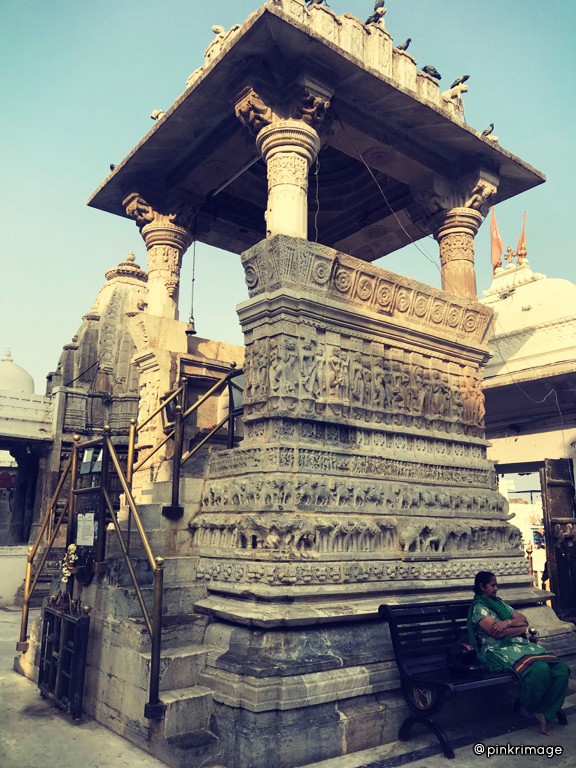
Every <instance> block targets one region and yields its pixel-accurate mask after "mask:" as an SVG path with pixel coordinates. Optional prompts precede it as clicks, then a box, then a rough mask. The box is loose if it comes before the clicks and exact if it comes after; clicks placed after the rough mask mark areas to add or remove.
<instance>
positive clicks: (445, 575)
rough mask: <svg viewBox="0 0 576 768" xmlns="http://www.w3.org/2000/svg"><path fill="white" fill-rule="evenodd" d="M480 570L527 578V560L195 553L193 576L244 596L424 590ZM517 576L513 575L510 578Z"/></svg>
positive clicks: (461, 583) (450, 586) (469, 578)
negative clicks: (269, 558) (273, 558)
mask: <svg viewBox="0 0 576 768" xmlns="http://www.w3.org/2000/svg"><path fill="white" fill-rule="evenodd" d="M481 570H493V571H494V572H496V573H498V575H499V577H500V578H501V579H502V578H503V579H506V577H512V578H511V579H510V581H512V582H516V581H517V582H518V583H522V584H524V583H526V584H529V583H530V577H529V574H528V566H527V563H526V559H525V558H524V557H523V554H522V552H520V551H517V552H516V553H514V554H511V553H510V552H507V553H504V552H503V553H502V555H501V556H499V557H495V556H493V555H488V554H487V555H486V556H485V557H482V558H479V557H476V558H475V559H453V560H445V561H437V562H414V561H405V562H404V561H396V562H391V561H372V562H369V561H363V562H355V563H337V562H334V563H317V562H284V563H271V562H240V561H236V562H234V561H231V560H222V561H218V560H214V559H210V558H201V559H200V561H199V563H198V568H197V574H196V577H197V579H198V580H199V581H204V582H206V585H207V587H208V589H209V590H210V591H221V592H224V593H228V594H231V595H234V594H236V595H238V596H244V597H247V596H248V595H249V594H254V595H259V596H261V597H267V598H274V597H282V596H292V597H295V598H296V597H298V596H301V597H304V598H305V597H311V596H314V595H325V596H327V595H330V594H334V595H336V594H341V595H344V594H349V593H350V589H351V588H352V587H353V589H354V593H355V594H364V595H369V593H371V592H378V593H382V594H383V595H385V594H387V595H390V594H397V593H398V592H426V593H428V594H429V591H430V590H440V589H443V590H459V589H468V590H470V591H471V584H472V583H473V580H474V576H475V575H476V573H477V572H478V571H481ZM514 577H517V578H514Z"/></svg>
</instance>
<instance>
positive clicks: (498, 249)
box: [490, 208, 504, 270]
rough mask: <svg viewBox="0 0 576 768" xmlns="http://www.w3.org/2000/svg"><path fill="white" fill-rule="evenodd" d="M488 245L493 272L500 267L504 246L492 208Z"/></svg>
mask: <svg viewBox="0 0 576 768" xmlns="http://www.w3.org/2000/svg"><path fill="white" fill-rule="evenodd" d="M490 243H491V256H492V266H493V267H494V270H495V269H496V268H497V267H501V266H502V251H503V250H504V244H503V243H502V238H501V237H500V232H499V231H498V224H497V223H496V214H495V213H494V208H492V217H491V218H490Z"/></svg>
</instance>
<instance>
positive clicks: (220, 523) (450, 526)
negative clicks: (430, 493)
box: [189, 514, 522, 560]
mask: <svg viewBox="0 0 576 768" xmlns="http://www.w3.org/2000/svg"><path fill="white" fill-rule="evenodd" d="M189 529H190V532H191V534H192V544H193V546H194V547H195V548H198V549H207V550H210V551H214V550H231V549H232V550H243V551H245V552H246V553H251V554H254V553H260V554H265V555H267V557H268V559H284V560H286V559H310V558H319V557H321V556H323V555H334V554H340V555H342V556H343V557H345V556H350V555H358V554H361V553H371V554H373V555H375V554H380V555H382V556H384V557H386V556H388V557H390V556H394V555H395V554H397V553H398V552H401V553H403V554H404V555H405V556H418V557H420V556H424V557H432V558H434V556H435V555H439V554H442V553H451V554H453V555H454V556H458V553H463V552H469V551H473V550H482V551H484V552H486V551H495V552H504V551H506V552H514V551H516V552H519V551H520V550H521V545H522V534H521V532H520V531H519V530H518V528H516V527H514V526H511V525H504V524H496V525H495V524H490V523H485V524H483V525H474V524H472V525H470V524H467V523H466V522H459V521H454V520H434V521H433V522H431V521H430V520H423V519H416V518H412V519H410V520H408V521H407V522H404V523H400V524H398V520H397V519H396V518H383V517H378V518H371V517H367V516H361V517H354V516H348V515H347V516H346V517H344V518H334V517H331V516H322V515H314V517H296V518H294V517H292V516H286V515H281V516H278V515H264V514H261V515H258V514H251V515H244V516H242V515H230V516H226V517H223V516H222V515H200V516H199V517H196V518H194V519H193V520H192V521H191V522H190V523H189Z"/></svg>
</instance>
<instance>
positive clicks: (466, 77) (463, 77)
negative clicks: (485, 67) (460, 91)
mask: <svg viewBox="0 0 576 768" xmlns="http://www.w3.org/2000/svg"><path fill="white" fill-rule="evenodd" d="M466 80H470V75H461V76H460V77H457V78H456V80H454V82H453V83H452V85H451V86H450V88H456V86H457V85H462V83H465V82H466Z"/></svg>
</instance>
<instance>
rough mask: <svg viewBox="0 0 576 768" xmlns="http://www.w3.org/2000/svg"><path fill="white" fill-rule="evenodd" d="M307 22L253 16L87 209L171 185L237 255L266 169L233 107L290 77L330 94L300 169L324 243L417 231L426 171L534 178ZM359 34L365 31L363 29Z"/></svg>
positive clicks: (368, 250)
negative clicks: (243, 96) (312, 157)
mask: <svg viewBox="0 0 576 768" xmlns="http://www.w3.org/2000/svg"><path fill="white" fill-rule="evenodd" d="M317 8H319V7H317ZM345 16H346V17H347V19H348V21H347V23H351V22H350V18H351V17H349V15H345ZM308 18H309V15H308V12H307V11H304V10H303V15H302V18H300V19H298V18H295V17H294V16H291V15H289V14H288V13H287V12H286V11H285V10H284V7H283V6H282V5H281V4H280V3H277V4H273V3H268V4H266V5H265V6H263V7H262V8H260V9H259V10H258V11H256V12H255V13H254V14H252V15H251V16H250V17H249V19H248V20H247V21H246V22H245V23H244V24H243V25H242V27H241V28H240V29H239V30H237V32H236V33H235V34H234V35H233V36H231V39H230V42H229V43H228V44H226V45H224V46H223V47H222V50H221V51H220V52H219V53H218V54H217V55H215V56H214V57H213V58H212V59H210V60H209V61H207V62H205V64H204V66H203V67H202V69H201V71H199V73H198V76H197V77H195V78H192V80H193V82H192V83H191V85H190V87H189V88H187V90H186V91H185V92H184V93H183V94H182V95H181V96H180V97H179V98H178V99H177V100H176V102H175V103H174V104H173V106H172V107H171V108H170V109H169V110H168V111H167V112H166V113H165V115H164V116H163V117H162V118H161V119H160V120H159V121H158V122H157V123H156V124H155V125H154V127H153V128H152V130H151V131H150V132H149V133H148V134H147V135H146V136H145V137H144V139H142V141H141V142H140V143H139V144H138V145H137V146H136V147H135V148H134V149H133V150H132V151H131V152H130V153H129V154H128V155H127V157H126V158H125V159H124V160H123V161H122V162H121V163H120V164H119V165H118V166H117V167H116V168H115V169H114V171H113V172H112V173H111V174H110V175H109V176H108V178H107V179H106V180H105V181H104V182H103V183H102V184H101V185H100V187H99V188H98V189H97V190H96V192H95V193H94V195H93V196H92V197H91V199H90V200H89V205H90V206H92V207H95V208H99V209H101V210H104V211H108V212H109V213H114V214H116V215H118V216H126V212H125V210H124V208H123V205H122V201H123V200H124V199H125V198H126V197H127V195H129V194H130V193H132V192H138V193H139V194H141V195H142V196H143V197H145V198H147V199H148V198H151V200H150V201H152V200H155V201H159V202H160V204H162V201H163V200H166V199H167V198H168V197H169V196H170V195H172V194H173V193H174V190H177V191H178V193H179V194H182V195H183V196H186V195H189V196H190V197H192V198H193V199H194V200H196V201H200V207H199V211H198V215H197V219H196V233H195V234H196V237H197V239H198V240H200V241H203V242H206V243H209V244H211V245H214V246H217V247H221V248H224V249H226V250H230V251H232V252H237V253H239V252H242V251H244V250H246V249H247V248H249V247H251V246H252V245H254V244H255V243H256V242H258V241H260V240H261V239H263V238H264V237H265V223H264V212H265V210H266V204H267V180H266V168H265V166H264V163H263V161H262V160H261V159H260V157H259V156H258V153H257V150H256V146H255V142H254V139H253V137H252V136H251V135H250V134H249V133H248V131H247V130H246V129H244V128H243V127H242V125H241V123H240V121H239V120H238V119H237V118H236V116H235V113H234V104H235V97H236V96H237V94H238V92H239V90H240V89H241V88H242V86H244V85H246V83H247V82H250V81H251V80H253V79H254V78H255V77H257V78H261V79H262V78H264V79H266V81H267V82H268V84H269V85H270V86H271V87H272V88H275V89H276V90H277V91H279V92H281V91H282V89H284V88H286V87H287V86H288V84H289V83H290V82H293V81H294V78H295V77H297V76H298V75H299V74H300V73H301V74H305V75H307V76H313V77H315V78H316V79H318V80H319V81H321V82H322V83H323V84H325V85H326V86H327V87H328V88H330V89H331V90H332V91H333V97H332V100H331V106H330V108H329V109H328V112H327V115H326V118H325V120H324V123H323V124H322V126H321V128H320V134H321V138H322V149H321V151H320V156H319V166H318V167H315V166H313V167H312V168H311V171H310V173H311V178H310V188H311V194H309V223H310V228H309V231H310V232H312V233H314V235H315V230H316V228H317V232H318V237H317V239H318V241H319V242H321V243H322V244H325V245H328V246H330V247H333V248H336V249H339V250H342V251H345V252H347V253H350V254H352V255H354V256H357V257H359V258H363V259H365V260H367V261H372V260H374V259H376V258H380V257H381V256H384V255H386V254H387V253H390V252H392V251H394V250H397V249H398V248H401V247H402V246H404V245H406V244H407V243H408V242H410V241H411V240H418V239H420V238H421V237H424V236H425V235H427V234H428V231H427V230H426V227H425V226H424V227H423V226H422V223H421V221H420V220H419V217H418V209H419V203H418V202H417V201H416V200H415V197H414V190H416V189H419V188H422V187H423V186H425V185H426V184H428V183H429V182H430V180H431V179H432V178H433V177H440V178H442V179H445V180H447V181H448V182H452V183H456V182H457V181H458V180H459V179H460V178H462V177H464V176H466V175H467V174H470V173H474V172H475V171H477V170H478V169H479V168H484V169H487V170H488V171H490V172H494V173H495V174H496V175H497V176H499V178H500V183H499V186H498V191H497V194H496V197H495V198H494V199H493V200H492V202H493V203H499V202H502V201H503V200H506V199H508V198H510V197H513V196H515V195H518V194H520V193H522V192H524V191H526V190H528V189H530V188H532V187H534V186H536V185H538V184H540V183H542V182H543V181H544V176H543V174H541V173H540V172H539V171H537V170H535V169H534V168H532V167H531V166H529V165H528V164H526V163H525V162H523V161H522V160H520V159H519V158H518V157H515V156H514V155H512V154H511V153H509V152H507V151H506V150H505V149H503V148H502V147H500V146H499V145H498V144H497V143H496V142H494V141H490V140H488V139H486V138H483V137H482V136H481V134H480V133H479V132H478V131H476V130H474V129H473V128H471V127H470V126H468V125H466V124H465V123H463V122H460V121H457V120H455V119H454V118H453V116H452V115H451V114H450V112H449V110H447V109H444V108H443V107H442V106H441V99H437V100H436V102H433V101H432V100H427V99H425V98H423V97H422V94H421V93H420V94H419V93H418V92H417V91H415V90H411V89H409V88H406V87H403V86H402V85H401V84H400V83H399V81H398V80H396V79H394V78H393V77H392V75H391V74H390V75H389V76H387V75H385V74H383V72H381V71H377V70H376V69H374V68H373V67H370V66H367V64H366V63H365V57H363V56H360V55H357V54H356V53H355V52H354V48H353V47H351V48H350V49H348V50H346V49H344V48H342V47H341V46H340V45H338V44H336V43H334V42H333V41H331V40H329V39H328V38H327V37H325V36H324V35H323V34H322V33H321V32H320V31H319V30H318V28H317V27H312V26H311V25H310V23H309V22H308V21H306V20H307V19H308ZM340 18H343V17H340ZM354 21H355V22H356V26H358V24H359V25H360V27H362V26H363V25H361V24H360V22H358V20H354ZM363 34H364V35H365V36H366V35H370V34H372V33H371V32H370V28H369V27H368V28H364V32H363ZM374 34H375V33H374ZM395 55H397V54H395ZM412 66H413V65H412ZM419 77H420V78H422V77H426V76H424V75H423V74H422V73H419ZM417 79H418V78H417ZM436 87H437V86H436V84H435V83H434V82H432V81H430V83H429V84H428V88H429V90H430V88H431V89H434V88H436ZM360 155H361V157H360ZM316 185H317V187H316Z"/></svg>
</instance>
